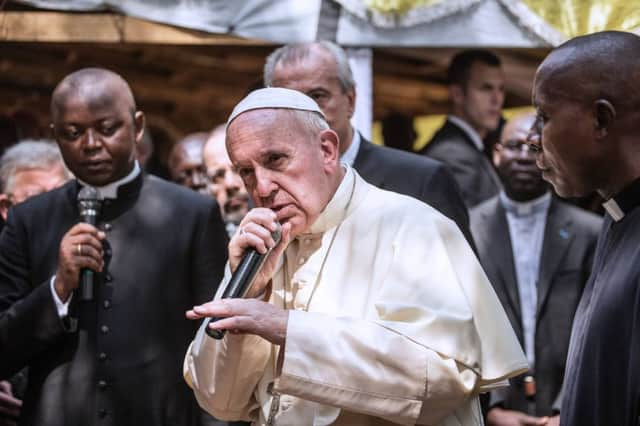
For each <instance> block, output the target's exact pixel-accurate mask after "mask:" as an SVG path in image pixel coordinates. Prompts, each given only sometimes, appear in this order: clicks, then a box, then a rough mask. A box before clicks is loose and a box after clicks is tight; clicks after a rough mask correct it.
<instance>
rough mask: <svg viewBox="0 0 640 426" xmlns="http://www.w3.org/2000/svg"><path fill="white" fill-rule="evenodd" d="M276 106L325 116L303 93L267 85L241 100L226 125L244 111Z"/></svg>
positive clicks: (274, 107) (276, 107) (275, 107)
mask: <svg viewBox="0 0 640 426" xmlns="http://www.w3.org/2000/svg"><path fill="white" fill-rule="evenodd" d="M278 108H282V109H293V110H299V111H311V112H317V113H318V114H320V115H321V116H322V118H325V117H324V114H323V113H322V110H321V109H320V107H319V106H318V104H317V103H316V102H315V101H314V100H313V99H311V98H310V97H309V96H307V95H305V94H304V93H302V92H299V91H297V90H291V89H285V88H283V87H267V88H265V89H258V90H254V91H253V92H251V93H249V94H248V95H247V96H246V97H245V98H244V99H243V100H241V101H240V102H239V103H238V105H236V107H235V108H234V109H233V111H232V112H231V115H230V116H229V119H228V120H227V126H228V125H229V124H231V122H232V121H233V120H234V119H235V118H236V117H237V116H239V115H240V114H242V113H244V112H247V111H251V110H254V109H278Z"/></svg>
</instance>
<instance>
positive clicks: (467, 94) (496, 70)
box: [451, 62, 504, 137]
mask: <svg viewBox="0 0 640 426" xmlns="http://www.w3.org/2000/svg"><path fill="white" fill-rule="evenodd" d="M451 95H452V97H453V102H454V103H455V104H457V105H458V110H460V111H461V114H462V117H461V118H463V119H464V120H465V121H467V122H468V123H469V124H470V125H471V126H472V127H473V128H474V129H476V131H478V133H480V135H481V136H482V137H484V136H485V135H486V133H487V132H489V131H491V130H494V129H495V128H496V127H498V123H499V121H500V114H501V113H502V105H503V104H504V73H503V72H502V69H501V68H500V67H492V66H489V65H486V64H483V63H481V62H475V63H474V64H473V65H472V66H471V69H470V70H469V80H468V81H467V83H466V85H465V87H464V88H461V87H459V86H453V88H452V92H451Z"/></svg>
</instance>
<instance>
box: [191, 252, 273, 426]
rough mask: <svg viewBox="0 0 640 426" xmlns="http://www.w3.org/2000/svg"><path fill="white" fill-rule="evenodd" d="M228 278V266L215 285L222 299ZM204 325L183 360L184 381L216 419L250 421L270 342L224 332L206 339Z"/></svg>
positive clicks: (201, 404)
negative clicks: (218, 283) (256, 389)
mask: <svg viewBox="0 0 640 426" xmlns="http://www.w3.org/2000/svg"><path fill="white" fill-rule="evenodd" d="M230 279H231V271H230V270H229V264H228V263H227V266H226V268H225V276H224V278H223V280H222V282H221V283H220V285H219V286H218V291H217V292H216V296H215V299H218V298H220V297H221V295H222V292H223V291H224V288H225V287H226V286H227V284H228V283H229V280H230ZM204 325H205V322H204V321H203V323H202V325H201V326H200V328H199V329H198V333H197V334H196V338H195V339H194V340H193V342H191V345H189V349H187V354H186V356H185V359H184V365H183V374H184V379H185V381H186V382H187V384H188V385H189V387H190V388H192V389H193V391H194V394H195V396H196V399H197V400H198V404H200V406H201V407H202V408H203V409H204V410H206V411H207V412H209V413H211V414H212V415H213V416H214V417H216V418H217V419H219V420H251V413H252V412H253V411H254V410H256V409H258V407H259V404H258V403H257V401H256V399H255V396H254V389H255V388H256V386H257V384H258V381H259V380H260V378H261V377H262V375H263V374H264V370H265V367H266V365H267V362H268V361H269V358H270V357H271V343H269V342H268V341H266V340H264V339H263V338H261V337H259V336H253V335H233V334H231V333H226V334H225V337H224V338H223V339H221V340H216V339H213V338H211V337H209V336H208V335H207V334H206V333H205V330H204Z"/></svg>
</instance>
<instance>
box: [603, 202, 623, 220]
mask: <svg viewBox="0 0 640 426" xmlns="http://www.w3.org/2000/svg"><path fill="white" fill-rule="evenodd" d="M602 207H604V209H605V210H606V211H607V213H609V216H611V219H613V220H614V222H620V221H621V220H622V219H623V218H624V210H622V209H621V208H620V205H619V204H618V202H617V201H616V199H615V198H610V199H608V200H607V201H605V202H604V203H602Z"/></svg>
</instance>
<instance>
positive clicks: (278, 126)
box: [184, 88, 526, 426]
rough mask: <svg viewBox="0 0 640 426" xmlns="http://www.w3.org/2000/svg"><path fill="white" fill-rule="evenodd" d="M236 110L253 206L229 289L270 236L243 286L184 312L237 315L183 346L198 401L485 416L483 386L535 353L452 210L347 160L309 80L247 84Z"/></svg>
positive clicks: (383, 414) (356, 414)
mask: <svg viewBox="0 0 640 426" xmlns="http://www.w3.org/2000/svg"><path fill="white" fill-rule="evenodd" d="M228 123H229V124H228V127H227V146H228V151H229V157H230V158H231V161H232V162H233V164H234V167H235V168H236V170H238V172H239V173H240V175H241V176H242V178H243V180H244V182H245V185H246V187H247V190H248V191H249V193H250V194H251V197H252V199H253V201H254V202H255V205H256V206H257V207H256V208H255V209H253V210H251V211H250V212H249V213H248V214H247V216H246V217H245V218H244V219H243V221H242V222H241V224H240V231H239V232H238V233H236V234H235V236H234V237H233V238H232V240H231V243H230V245H229V264H228V269H227V273H226V274H225V279H224V281H223V284H222V285H221V286H220V289H219V292H218V294H220V293H221V291H222V289H223V287H224V286H225V285H226V283H227V282H228V280H229V278H230V276H231V274H232V273H233V271H235V269H236V268H237V265H238V263H239V261H240V259H241V258H242V256H243V254H244V252H245V251H246V250H247V249H249V248H255V249H256V250H257V251H258V252H260V253H266V252H267V250H268V248H272V251H271V253H270V254H269V255H268V257H267V258H266V261H265V263H264V266H263V267H262V269H261V270H260V272H259V274H258V275H257V278H256V281H255V282H254V284H253V287H252V288H251V289H250V291H249V292H248V294H247V297H248V299H222V300H215V301H213V302H209V303H207V304H204V305H199V306H195V307H194V308H193V309H192V310H190V311H188V312H187V317H188V318H190V319H193V320H198V319H201V318H205V317H222V318H223V319H221V320H219V321H216V322H213V323H211V324H210V325H209V327H211V328H214V329H224V330H229V332H228V333H227V334H226V335H225V336H224V337H223V338H222V339H221V340H215V339H213V338H211V337H209V336H208V335H207V334H206V333H205V330H204V327H205V325H203V326H202V327H201V328H200V330H199V331H198V334H197V336H196V338H195V340H194V342H193V343H192V345H191V347H190V348H189V350H188V351H187V354H186V357H185V363H184V374H185V379H186V380H187V383H189V385H190V386H191V387H192V388H193V389H194V392H195V394H196V397H197V399H198V402H199V403H200V404H201V406H202V407H203V408H205V409H206V410H207V411H209V412H210V413H212V414H213V415H214V416H216V417H218V418H221V419H228V420H238V419H240V420H251V421H253V422H255V424H258V425H265V424H266V425H272V424H277V425H307V424H314V425H329V424H335V425H349V426H359V425H372V424H375V425H387V424H392V423H401V424H416V423H417V424H429V425H447V426H449V425H465V426H466V425H481V424H482V415H481V413H480V406H479V403H478V398H477V395H478V393H479V392H481V391H485V390H488V389H491V388H494V387H496V386H500V385H501V384H502V383H503V381H504V379H505V378H508V377H511V376H513V375H515V374H518V373H520V372H522V371H523V370H524V369H525V368H526V361H525V359H524V356H523V354H522V350H521V349H520V348H519V347H518V344H517V341H516V338H515V335H514V334H513V330H512V329H511V327H510V325H509V324H508V320H507V318H506V316H505V314H504V311H503V310H502V308H501V307H500V304H499V301H498V299H497V297H496V295H495V293H494V292H493V290H492V289H491V286H490V284H489V282H488V281H487V279H486V277H485V275H484V273H483V271H482V269H481V268H480V265H479V263H478V262H477V260H476V258H475V256H474V254H473V251H472V250H471V248H470V247H469V244H468V243H467V242H466V241H465V239H464V237H463V235H462V233H461V232H460V230H459V229H458V228H457V227H456V226H455V224H454V223H453V222H452V221H450V220H448V219H446V218H445V217H444V216H443V215H442V214H441V213H439V212H437V211H436V210H435V209H433V208H432V207H430V206H428V205H426V204H424V203H421V202H419V201H417V200H415V199H413V198H410V197H407V196H403V195H400V194H396V193H393V192H389V191H384V190H380V189H379V188H376V187H374V186H373V185H371V184H368V183H367V182H365V181H364V180H363V179H362V178H361V177H360V176H359V175H358V173H357V172H356V171H354V170H353V169H352V168H351V167H349V166H348V165H345V164H341V163H340V161H339V148H338V147H339V137H338V135H337V133H336V132H334V131H332V130H330V129H329V126H328V124H327V122H326V121H325V120H324V116H323V114H322V111H321V110H320V108H319V107H318V105H317V104H316V103H315V102H313V100H311V99H310V98H309V97H307V96H305V95H304V94H302V93H300V92H298V91H295V90H289V89H283V88H267V89H261V90H258V91H255V92H252V93H251V94H249V95H248V96H247V97H246V98H245V99H244V100H242V101H241V102H240V103H239V104H238V105H237V106H236V108H235V109H234V111H233V112H232V114H231V116H230V118H229V122H228ZM276 222H279V223H280V224H281V226H282V240H281V241H280V243H279V244H278V245H275V242H274V240H273V239H272V237H271V233H272V232H273V231H274V230H275V229H276V228H277V224H276ZM205 324H206V323H205Z"/></svg>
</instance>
